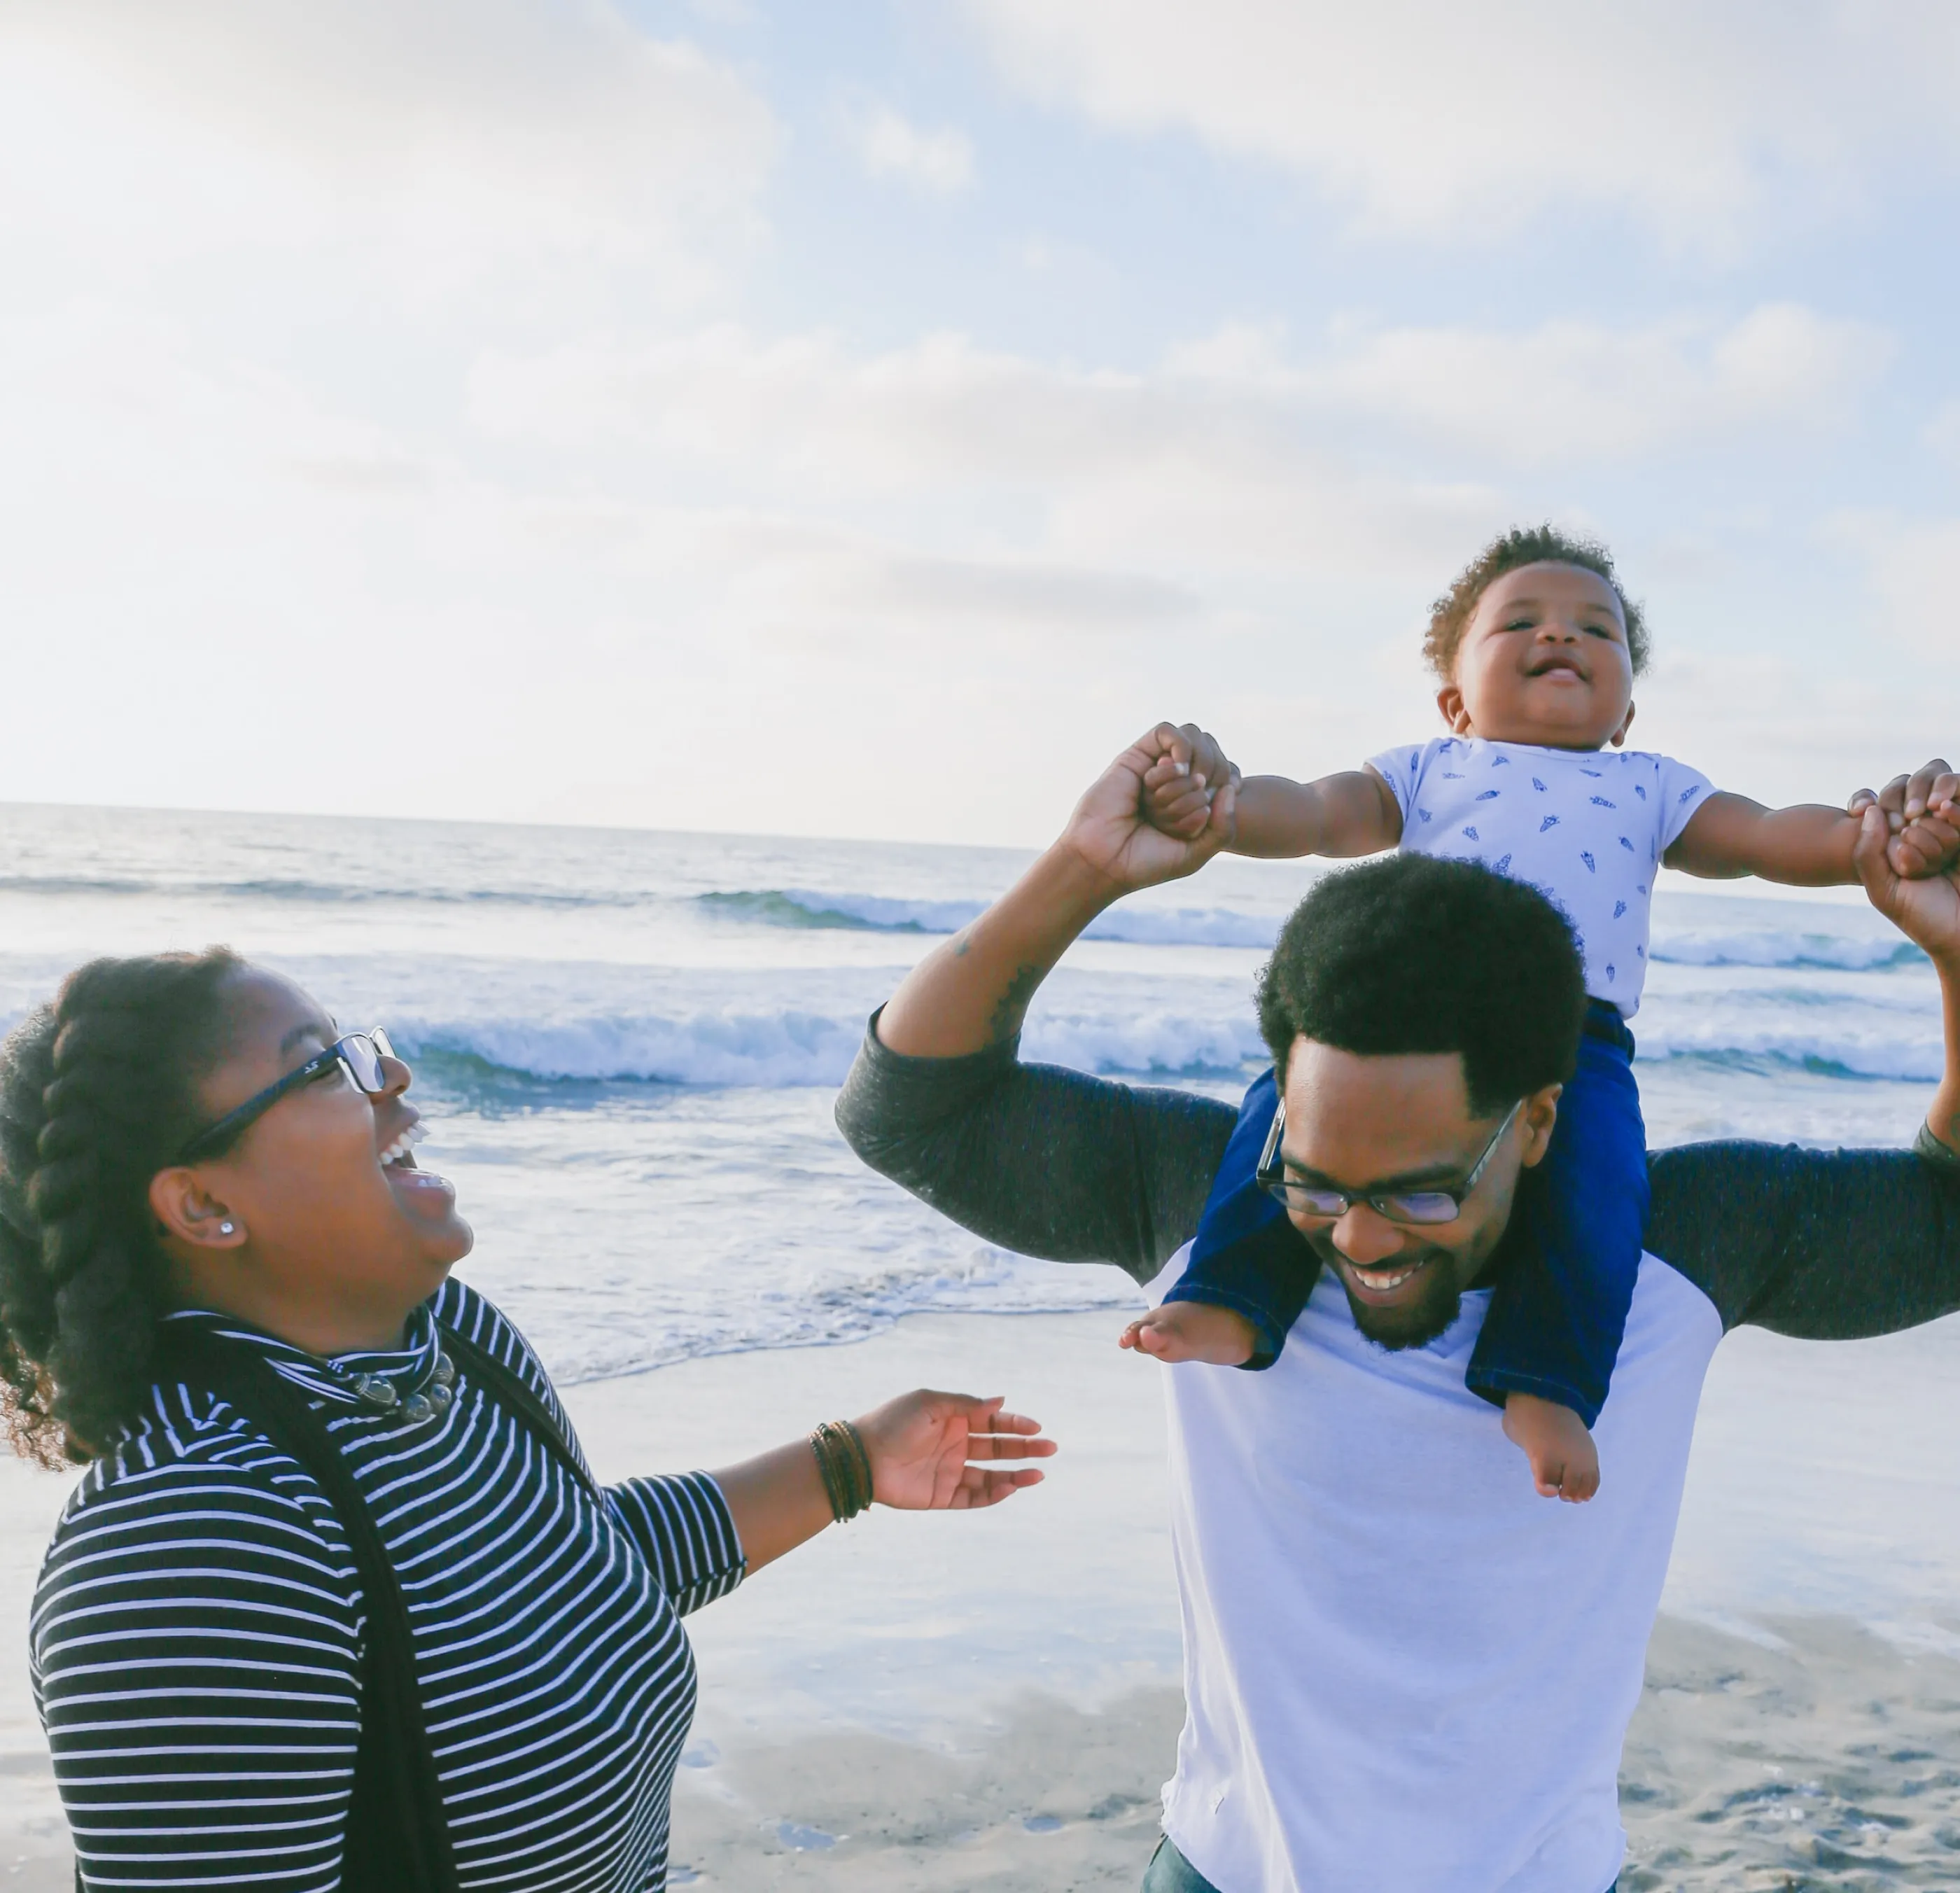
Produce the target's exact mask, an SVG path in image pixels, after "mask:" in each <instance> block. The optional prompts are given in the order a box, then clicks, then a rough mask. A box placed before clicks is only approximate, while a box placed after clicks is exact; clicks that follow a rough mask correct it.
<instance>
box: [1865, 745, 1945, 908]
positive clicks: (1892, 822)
mask: <svg viewBox="0 0 1960 1893" xmlns="http://www.w3.org/2000/svg"><path fill="white" fill-rule="evenodd" d="M1869 802H1876V803H1878V805H1879V807H1880V808H1882V809H1883V810H1885V821H1886V824H1887V826H1888V827H1889V828H1890V829H1891V830H1892V841H1891V843H1890V845H1889V846H1888V848H1887V850H1886V852H1887V854H1888V855H1889V856H1890V857H1891V861H1892V872H1893V873H1895V874H1897V875H1898V877H1900V878H1901V880H1927V879H1928V878H1929V877H1931V876H1933V875H1935V874H1943V873H1946V872H1947V870H1949V869H1950V868H1951V867H1952V866H1953V865H1954V864H1955V862H1956V861H1960V775H1955V772H1953V771H1952V769H1950V768H1948V767H1947V765H1946V763H1945V762H1942V761H1940V760H1939V759H1937V758H1936V759H1934V760H1933V761H1932V762H1929V763H1928V764H1927V765H1926V767H1925V768H1923V769H1921V770H1920V771H1919V772H1917V774H1916V775H1910V776H1905V775H1898V776H1895V777H1893V778H1892V781H1889V782H1888V783H1887V784H1885V787H1883V788H1882V789H1881V790H1880V791H1879V792H1878V794H1876V795H1874V794H1873V793H1872V791H1870V790H1869V789H1860V791H1858V793H1857V794H1856V795H1854V796H1853V797H1852V798H1851V800H1850V803H1848V804H1847V807H1849V810H1850V813H1852V814H1853V815H1856V814H1857V813H1858V811H1859V810H1860V809H1862V808H1863V807H1865V805H1866V803H1869Z"/></svg>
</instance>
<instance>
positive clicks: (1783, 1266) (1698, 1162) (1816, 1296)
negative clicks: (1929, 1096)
mask: <svg viewBox="0 0 1960 1893" xmlns="http://www.w3.org/2000/svg"><path fill="white" fill-rule="evenodd" d="M1903 780H1904V778H1901V781H1903ZM1914 780H1915V781H1917V778H1914ZM1898 787H1899V784H1893V785H1892V790H1890V791H1887V794H1888V796H1891V795H1892V794H1893V792H1894V791H1896V790H1897V789H1898ZM1887 834H1888V826H1887V821H1886V814H1885V803H1884V801H1883V800H1880V801H1879V802H1876V803H1873V804H1872V805H1870V806H1869V807H1866V809H1865V810H1864V811H1863V827H1862V828H1861V829H1860V833H1859V836H1858V842H1857V851H1856V853H1855V854H1854V856H1853V861H1854V864H1855V865H1856V866H1857V870H1858V873H1859V878H1860V880H1862V881H1863V883H1864V886H1865V892H1866V895H1867V896H1869V899H1870V900H1871V902H1872V905H1873V906H1874V907H1876V908H1877V909H1878V910H1879V912H1880V913H1882V914H1883V915H1885V918H1887V919H1888V920H1889V921H1892V924H1894V925H1895V926H1896V927H1898V929H1899V931H1901V933H1903V934H1905V936H1906V937H1908V939H1909V940H1912V941H1913V942H1914V944H1915V945H1917V946H1920V947H1921V948H1923V950H1924V951H1925V953H1926V954H1927V957H1928V958H1929V959H1931V961H1932V962H1933V968H1934V970H1935V971H1936V972H1937V974H1938V975H1939V988H1940V996H1941V1008H1942V1020H1943V1033H1944V1036H1945V1042H1946V1064H1945V1067H1944V1069H1943V1072H1942V1074H1941V1077H1940V1080H1939V1086H1938V1087H1937V1088H1936V1090H1935V1091H1934V1093H1933V1100H1932V1108H1931V1109H1930V1111H1929V1112H1927V1121H1926V1122H1925V1124H1924V1125H1923V1126H1922V1127H1921V1128H1920V1134H1919V1137H1918V1141H1917V1143H1916V1144H1914V1147H1913V1148H1912V1150H1909V1151H1908V1150H1837V1151H1818V1150H1799V1149H1798V1148H1797V1147H1796V1146H1794V1145H1790V1146H1783V1147H1779V1146H1777V1145H1774V1144H1689V1145H1688V1146H1685V1147H1683V1148H1682V1149H1680V1150H1663V1151H1661V1152H1659V1153H1657V1154H1656V1156H1654V1157H1653V1160H1651V1163H1650V1174H1651V1177H1652V1180H1653V1210H1652V1213H1651V1214H1650V1217H1649V1220H1648V1224H1647V1246H1648V1248H1649V1249H1651V1250H1652V1251H1653V1253H1654V1254H1656V1255H1659V1256H1662V1257H1663V1258H1666V1260H1667V1261H1669V1262H1672V1263H1673V1264H1674V1265H1675V1267H1677V1268H1680V1269H1682V1271H1684V1272H1685V1274H1688V1276H1689V1277H1691V1279H1693V1280H1694V1281H1697V1282H1698V1283H1699V1284H1701V1287H1703V1288H1704V1290H1706V1291H1707V1293H1708V1295H1709V1296H1710V1299H1711V1300H1713V1302H1714V1303H1715V1305H1716V1306H1717V1308H1718V1309H1720V1311H1721V1315H1722V1319H1723V1325H1724V1326H1726V1327H1732V1328H1733V1327H1735V1326H1737V1325H1741V1324H1742V1323H1745V1322H1747V1323H1750V1324H1752V1325H1756V1326H1759V1327H1764V1328H1774V1329H1775V1330H1776V1331H1777V1332H1778V1333H1780V1334H1787V1335H1801V1336H1806V1337H1809V1338H1815V1339H1818V1340H1849V1339H1851V1338H1854V1337H1857V1336H1859V1335H1879V1334H1888V1333H1891V1332H1892V1331H1895V1330H1897V1329H1898V1328H1911V1327H1915V1326H1917V1325H1918V1324H1919V1323H1920V1322H1927V1321H1932V1320H1933V1319H1936V1318H1937V1317H1938V1316H1942V1315H1946V1314H1951V1313H1952V1312H1955V1310H1956V1309H1960V864H1955V865H1950V866H1949V867H1948V868H1947V870H1946V872H1945V873H1942V874H1939V875H1936V876H1933V877H1930V878H1928V879H1927V880H1901V879H1900V878H1899V877H1898V874H1897V873H1896V872H1895V870H1894V867H1893V864H1892V862H1891V861H1889V860H1888V857H1887V854H1886V848H1885V842H1886V838H1887Z"/></svg>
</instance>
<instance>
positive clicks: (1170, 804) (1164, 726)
mask: <svg viewBox="0 0 1960 1893" xmlns="http://www.w3.org/2000/svg"><path fill="white" fill-rule="evenodd" d="M1144 741H1145V742H1146V743H1150V744H1153V745H1154V746H1156V749H1157V761H1156V762H1153V763H1152V764H1151V765H1150V768H1148V770H1147V771H1146V772H1144V819H1146V820H1147V822H1149V823H1150V826H1151V827H1153V828H1155V829H1162V830H1163V832H1164V833H1165V834H1166V835H1176V836H1177V837H1178V838H1179V840H1180V841H1185V842H1190V841H1195V840H1196V839H1197V838H1198V836H1199V835H1202V834H1203V833H1204V825H1205V823H1206V822H1208V821H1209V820H1210V819H1211V803H1212V798H1213V797H1214V796H1216V795H1217V793H1218V791H1219V790H1220V788H1221V787H1223V786H1224V784H1226V783H1227V782H1228V781H1229V782H1236V781H1237V780H1238V778H1239V772H1238V771H1237V770H1236V769H1235V768H1233V766H1232V765H1231V763H1230V762H1228V761H1227V759H1226V756H1225V752H1224V751H1223V749H1220V747H1219V746H1218V740H1217V737H1214V736H1211V735H1210V734H1209V733H1207V732H1206V731H1204V730H1201V729H1199V728H1198V725H1197V724H1195V723H1186V724H1173V723H1160V724H1158V725H1157V727H1156V728H1155V729H1154V730H1152V731H1151V732H1150V735H1149V736H1148V737H1146V738H1145V739H1144Z"/></svg>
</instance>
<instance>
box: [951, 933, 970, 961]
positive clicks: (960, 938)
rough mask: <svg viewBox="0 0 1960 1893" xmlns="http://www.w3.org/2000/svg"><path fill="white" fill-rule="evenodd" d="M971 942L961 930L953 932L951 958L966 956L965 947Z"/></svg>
mask: <svg viewBox="0 0 1960 1893" xmlns="http://www.w3.org/2000/svg"><path fill="white" fill-rule="evenodd" d="M972 944H973V943H972V941H971V940H969V939H968V938H967V937H966V934H964V933H963V932H962V933H957V934H954V935H953V958H954V959H965V958H966V950H967V948H968V947H969V946H972Z"/></svg>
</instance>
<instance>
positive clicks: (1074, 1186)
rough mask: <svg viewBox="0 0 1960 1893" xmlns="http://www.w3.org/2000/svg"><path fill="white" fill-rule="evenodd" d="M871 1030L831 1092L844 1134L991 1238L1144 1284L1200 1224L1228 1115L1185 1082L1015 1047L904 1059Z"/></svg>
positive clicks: (886, 1170)
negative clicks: (1049, 1058) (1175, 1084)
mask: <svg viewBox="0 0 1960 1893" xmlns="http://www.w3.org/2000/svg"><path fill="white" fill-rule="evenodd" d="M877 1028H878V1022H877V1016H876V1015H875V1014H873V1017H872V1020H871V1026H870V1030H869V1031H868V1032H867V1033H866V1034H865V1036H864V1045H863V1047H862V1048H861V1049H860V1051H859V1052H858V1061H857V1063H856V1064H854V1065H853V1066H852V1067H851V1075H850V1077H848V1079H847V1080H845V1085H844V1089H843V1090H842V1092H841V1093H839V1094H838V1099H837V1126H838V1129H839V1130H840V1131H842V1132H843V1134H844V1137H845V1142H846V1143H848V1144H849V1145H850V1146H851V1149H852V1150H855V1151H856V1152H857V1153H858V1156H861V1157H862V1158H863V1159H864V1161H865V1162H866V1163H867V1164H869V1165H870V1167H871V1168H872V1169H874V1170H876V1171H877V1172H879V1173H880V1175H882V1176H888V1177H889V1178H890V1179H892V1181H893V1182H895V1183H896V1184H899V1185H901V1186H902V1188H905V1189H908V1190H909V1191H911V1192H912V1194H913V1195H915V1196H916V1197H918V1198H920V1199H921V1201H924V1202H926V1203H929V1204H931V1205H932V1207H934V1209H936V1210H937V1211H939V1212H940V1214H941V1215H943V1216H947V1217H951V1218H952V1220H953V1221H954V1222H956V1223H959V1224H960V1225H961V1226H962V1227H963V1228H966V1229H969V1230H972V1232H973V1233H975V1235H976V1236H982V1237H984V1238H985V1239H986V1240H987V1241H988V1242H998V1244H999V1245H1000V1246H1001V1247H1002V1248H1004V1249H1014V1250H1017V1251H1018V1252H1020V1253H1021V1254H1022V1255H1038V1256H1041V1257H1043V1258H1046V1259H1047V1260H1048V1261H1058V1262H1114V1263H1115V1265H1117V1267H1118V1268H1122V1269H1125V1270H1127V1271H1128V1273H1129V1274H1131V1275H1132V1276H1134V1277H1135V1278H1136V1279H1137V1281H1140V1282H1147V1281H1150V1279H1151V1277H1153V1276H1154V1275H1155V1274H1157V1272H1158V1271H1159V1270H1160V1269H1161V1268H1163V1265H1164V1264H1165V1262H1166V1261H1168V1260H1169V1258H1170V1257H1171V1256H1172V1255H1173V1254H1175V1253H1176V1251H1177V1249H1178V1248H1179V1246H1180V1245H1182V1243H1184V1242H1186V1241H1188V1239H1190V1237H1191V1236H1192V1235H1193V1234H1194V1233H1195V1231H1196V1230H1197V1228H1198V1215H1199V1213H1200V1212H1201V1211H1202V1210H1203V1209H1204V1199H1205V1196H1206V1195H1207V1194H1208V1191H1210V1189H1211V1179H1212V1176H1213V1174H1214V1172H1216V1170H1217V1168H1218V1163H1219V1160H1220V1158H1221V1157H1222V1156H1223V1155H1224V1152H1225V1145H1226V1142H1227V1139H1228V1138H1230V1136H1231V1134H1232V1127H1233V1124H1234V1122H1236V1114H1235V1113H1234V1112H1233V1109H1232V1108H1231V1107H1230V1106H1229V1105H1225V1104H1221V1103H1220V1102H1217V1099H1212V1098H1201V1097H1198V1096H1194V1095H1192V1093H1189V1092H1185V1091H1169V1090H1159V1089H1157V1088H1155V1087H1148V1086H1144V1087H1140V1086H1131V1085H1125V1084H1116V1083H1112V1082H1110V1081H1109V1080H1107V1079H1104V1078H1092V1077H1086V1076H1085V1075H1083V1074H1082V1073H1080V1072H1077V1071H1063V1070H1061V1069H1060V1068H1058V1067H1055V1066H1052V1065H1036V1064H1022V1063H1021V1062H1020V1057H1019V1053H1018V1048H1017V1042H1009V1043H1007V1044H1004V1045H994V1046H990V1047H989V1048H988V1049H987V1050H986V1051H978V1052H974V1053H972V1054H971V1055H969V1056H966V1057H964V1058H905V1057H902V1056H901V1055H899V1053H897V1052H894V1051H889V1050H887V1049H886V1047H885V1046H884V1045H883V1044H882V1043H880V1041H879V1038H878V1029H877Z"/></svg>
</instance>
